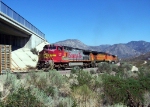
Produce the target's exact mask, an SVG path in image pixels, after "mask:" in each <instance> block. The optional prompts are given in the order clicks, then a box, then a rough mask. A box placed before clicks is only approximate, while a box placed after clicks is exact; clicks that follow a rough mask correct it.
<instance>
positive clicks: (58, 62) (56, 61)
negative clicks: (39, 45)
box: [37, 44, 118, 69]
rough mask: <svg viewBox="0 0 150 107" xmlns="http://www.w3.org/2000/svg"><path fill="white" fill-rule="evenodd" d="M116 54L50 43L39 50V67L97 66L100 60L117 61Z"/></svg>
mask: <svg viewBox="0 0 150 107" xmlns="http://www.w3.org/2000/svg"><path fill="white" fill-rule="evenodd" d="M117 59H118V58H117V56H116V55H111V54H108V53H105V52H97V51H90V50H83V49H78V48H73V47H69V46H61V45H57V44H49V45H45V46H44V47H43V50H42V51H41V52H39V60H38V63H37V68H38V69H65V68H70V67H74V66H79V67H82V68H90V67H97V65H98V63H99V62H109V63H115V62H116V61H117Z"/></svg>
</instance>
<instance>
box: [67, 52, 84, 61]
mask: <svg viewBox="0 0 150 107" xmlns="http://www.w3.org/2000/svg"><path fill="white" fill-rule="evenodd" d="M67 53H68V60H69V61H81V60H83V56H84V55H83V51H82V50H72V51H68V52H67Z"/></svg>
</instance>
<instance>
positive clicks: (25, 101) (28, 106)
mask: <svg viewBox="0 0 150 107" xmlns="http://www.w3.org/2000/svg"><path fill="white" fill-rule="evenodd" d="M5 106H6V107H21V106H22V107H35V106H36V107H37V106H42V107H44V105H43V104H41V103H40V102H39V101H38V100H37V99H36V98H35V97H34V96H33V95H32V94H31V90H30V89H24V88H23V87H20V88H19V89H18V91H16V92H14V93H11V94H10V95H9V96H8V97H7V100H6V102H5Z"/></svg>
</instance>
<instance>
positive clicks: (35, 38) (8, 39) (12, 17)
mask: <svg viewBox="0 0 150 107" xmlns="http://www.w3.org/2000/svg"><path fill="white" fill-rule="evenodd" d="M44 41H46V40H45V34H44V33H42V32H41V31H40V30H39V29H37V28H36V27H35V26H34V25H32V24H31V23H30V22H28V21H27V20H26V19H25V18H23V17H22V16H20V15H19V14H18V13H17V12H15V11H14V10H13V9H11V8H10V7H8V6H7V5H6V4H4V3H3V2H2V1H0V44H7V45H12V50H16V49H19V48H23V47H25V48H30V49H31V48H34V47H35V46H37V45H38V44H40V43H42V42H44Z"/></svg>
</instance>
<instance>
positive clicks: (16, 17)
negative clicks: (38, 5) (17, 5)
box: [0, 0, 45, 39]
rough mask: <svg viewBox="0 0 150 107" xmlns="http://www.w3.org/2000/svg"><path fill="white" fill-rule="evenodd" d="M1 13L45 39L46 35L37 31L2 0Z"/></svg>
mask: <svg viewBox="0 0 150 107" xmlns="http://www.w3.org/2000/svg"><path fill="white" fill-rule="evenodd" d="M0 12H2V13H4V14H5V15H7V16H8V17H10V18H12V19H14V20H15V21H17V22H18V23H20V24H21V25H23V26H24V27H26V28H28V29H29V30H31V31H33V32H34V33H36V34H38V35H39V36H41V37H42V38H44V39H45V34H44V33H42V32H41V31H40V30H39V29H37V28H36V27H35V26H34V25H32V24H31V23H30V22H28V21H27V20H26V19H25V18H23V17H22V16H20V15H19V14H18V13H17V12H15V11H14V10H13V9H11V8H10V7H8V6H7V5H6V4H4V3H3V2H2V1H1V0H0Z"/></svg>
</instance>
